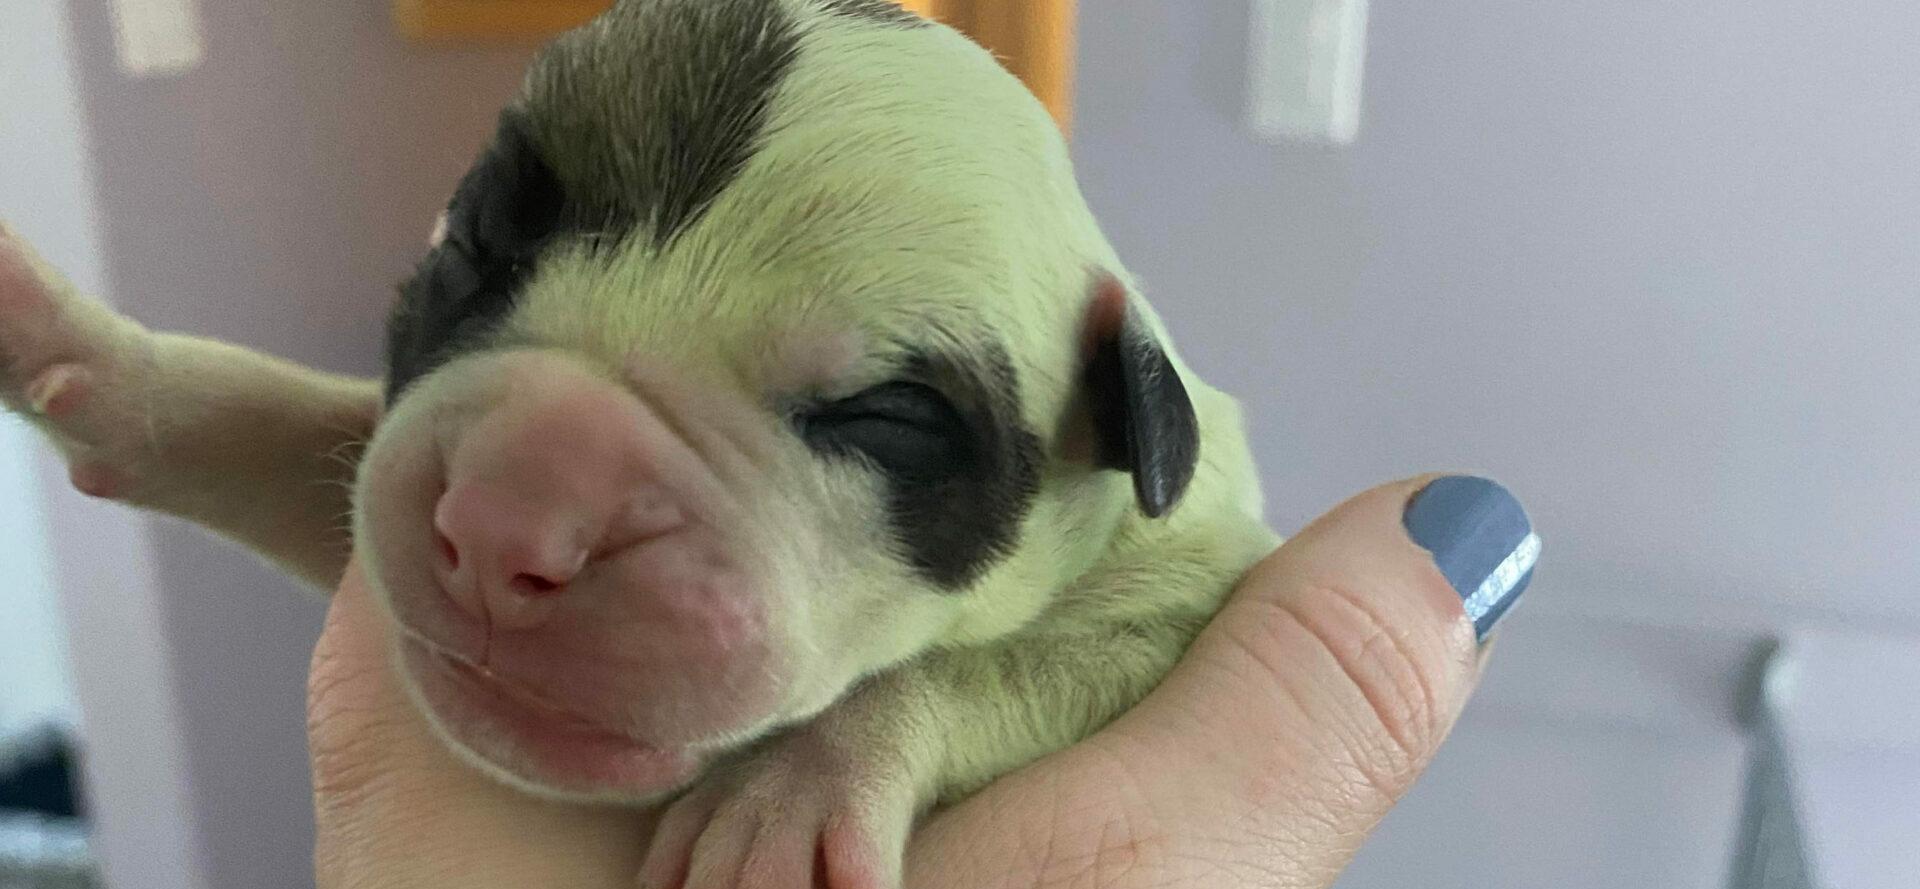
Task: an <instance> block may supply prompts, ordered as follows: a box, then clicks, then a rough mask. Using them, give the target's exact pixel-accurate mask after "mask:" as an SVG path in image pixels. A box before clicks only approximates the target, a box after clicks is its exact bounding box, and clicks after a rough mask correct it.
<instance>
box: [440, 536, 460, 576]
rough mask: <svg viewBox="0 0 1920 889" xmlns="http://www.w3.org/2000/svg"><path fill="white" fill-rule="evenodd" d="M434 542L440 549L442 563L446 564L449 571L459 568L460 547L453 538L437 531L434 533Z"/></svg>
mask: <svg viewBox="0 0 1920 889" xmlns="http://www.w3.org/2000/svg"><path fill="white" fill-rule="evenodd" d="M433 543H434V546H436V547H438V548H439V550H440V562H441V564H443V565H445V566H446V568H447V570H448V571H454V570H457V569H459V567H460V549H459V547H456V546H454V545H453V540H452V539H450V538H448V537H447V535H445V534H441V533H438V532H435V533H434V535H433Z"/></svg>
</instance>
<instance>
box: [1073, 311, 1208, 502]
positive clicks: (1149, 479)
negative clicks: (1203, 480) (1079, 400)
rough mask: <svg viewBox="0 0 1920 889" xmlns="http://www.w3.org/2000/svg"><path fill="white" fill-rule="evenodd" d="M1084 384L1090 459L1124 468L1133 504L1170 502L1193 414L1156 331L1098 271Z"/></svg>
mask: <svg viewBox="0 0 1920 889" xmlns="http://www.w3.org/2000/svg"><path fill="white" fill-rule="evenodd" d="M1086 332H1087V343H1086V347H1087V351H1088V359H1087V365H1086V376H1085V385H1086V389H1087V395H1088V405H1089V407H1090V408H1091V409H1092V413H1093V432H1094V440H1095V448H1096V450H1095V459H1096V461H1097V462H1098V464H1099V465H1100V466H1101V467H1102V468H1106V469H1118V470H1121V471H1123V472H1128V473H1132V475H1133V491H1134V496H1135V498H1136V499H1137V500H1138V501H1139V503H1140V509H1141V511H1142V512H1144V513H1146V514H1147V516H1148V517H1150V518H1156V519H1157V518H1160V517H1161V516H1164V515H1166V514H1167V513H1169V512H1171V511H1172V510H1173V507H1174V505H1175V504H1177V503H1178V502H1179V500H1180V495H1182V494H1184V493H1186V490H1187V485H1188V483H1189V482H1192V481H1193V472H1194V467H1195V465H1196V464H1198V463H1199V460H1200V421H1199V418H1198V417H1196V416H1195V415H1194V411H1193V402H1192V401H1191V400H1189V399H1188V397H1187V387H1186V386H1185V384H1183V383H1181V381H1180V375H1179V373H1178V372H1177V371H1175V370H1174V367H1173V361H1172V359H1170V358H1169V357H1168V356H1167V350H1166V347H1165V346H1164V345H1162V344H1161V342H1160V340H1159V338H1158V337H1157V336H1156V335H1155V334H1154V333H1153V331H1152V330H1151V329H1149V328H1148V326H1147V325H1146V323H1145V322H1144V321H1143V320H1142V319H1141V318H1140V316H1139V314H1138V313H1137V312H1135V311H1133V309H1132V308H1131V307H1130V306H1129V305H1128V302H1127V291H1126V286H1125V285H1123V284H1121V283H1120V282H1119V281H1118V280H1117V279H1115V278H1114V277H1113V276H1111V275H1108V274H1105V273H1102V274H1101V276H1100V279H1099V281H1098V282H1097V283H1096V284H1095V286H1094V291H1093V298H1092V299H1091V300H1090V301H1089V303H1088V307H1087V327H1086Z"/></svg>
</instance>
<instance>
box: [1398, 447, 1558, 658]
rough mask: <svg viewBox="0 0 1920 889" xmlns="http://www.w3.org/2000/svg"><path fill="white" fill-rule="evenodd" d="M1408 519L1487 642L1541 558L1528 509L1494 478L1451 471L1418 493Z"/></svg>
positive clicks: (1417, 539) (1409, 529)
mask: <svg viewBox="0 0 1920 889" xmlns="http://www.w3.org/2000/svg"><path fill="white" fill-rule="evenodd" d="M1404 521H1405V523H1406V526H1407V533H1408V534H1410V535H1412V536H1413V542H1415V543H1418V544H1420V545H1421V546H1422V547H1424V548H1426V550H1427V551H1428V552H1431V553H1433V561H1434V563H1435V564H1437V565H1439V566H1440V573H1441V574H1444V575H1446V578H1447V582H1448V583H1450V584H1452V585H1453V589H1454V591H1455V592H1458V593H1459V594H1460V599H1461V601H1463V602H1465V603H1466V607H1467V617H1469V618H1471V619H1472V620H1473V630H1474V633H1475V634H1476V635H1477V636H1478V637H1479V638H1480V639H1481V640H1482V641H1484V640H1485V639H1486V638H1487V634H1488V633H1491V632H1493V626H1494V624H1497V623H1499V622H1500V618H1502V617H1505V616H1506V614H1507V610H1508V609H1510V608H1512V607H1513V603H1514V602H1517V601H1519V599H1520V594H1521V593H1523V592H1526V589H1527V582H1528V581H1530V580H1532V579H1533V565H1534V562H1536V561H1538V560H1539V558H1540V535H1538V534H1535V533H1533V523H1532V522H1531V521H1528V520H1527V510H1526V509H1525V508H1524V507H1522V506H1521V505H1520V501H1518V500H1516V499H1514V497H1513V495H1512V494H1510V493H1508V492H1507V489H1506V488H1503V487H1501V486H1500V485H1499V484H1497V483H1495V482H1491V481H1488V480H1486V479H1484V478H1473V477H1471V476H1464V475H1451V476H1447V477H1446V478H1442V479H1438V480H1436V481H1434V482H1433V483H1432V484H1430V485H1427V486H1426V487H1425V488H1423V489H1421V491H1420V493H1418V494H1415V495H1413V500H1412V501H1410V502H1409V503H1408V504H1407V512H1406V516H1405V519H1404Z"/></svg>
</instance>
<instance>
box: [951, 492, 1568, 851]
mask: <svg viewBox="0 0 1920 889" xmlns="http://www.w3.org/2000/svg"><path fill="white" fill-rule="evenodd" d="M1538 551H1539V538H1538V537H1536V536H1534V534H1533V530H1532V526H1531V524H1530V522H1529V521H1528V519H1527V517H1526V513H1525V511H1524V510H1523V509H1522V508H1521V506H1520V504H1519V502H1518V501H1516V500H1515V499H1514V498H1513V497H1512V495H1510V494H1509V493H1507V491H1506V490H1505V489H1504V488H1502V487H1500V486H1499V485H1497V484H1494V483H1493V482H1489V481H1486V480H1484V479H1476V478H1468V477H1462V476H1449V477H1434V476H1428V477H1423V478H1419V479H1413V480H1409V481H1404V482H1399V483H1395V484H1390V485H1386V486H1383V487H1380V488H1375V489H1374V490H1371V491H1368V492H1366V493H1364V494H1361V495H1360V496H1358V497H1355V498H1353V499H1352V500H1349V501H1347V502H1346V503H1343V504H1341V505H1340V506H1339V507H1337V508H1335V509H1334V510H1333V511H1332V512H1330V513H1328V514H1327V515H1326V516H1324V517H1323V518H1321V519H1320V520H1318V521H1316V522H1314V523H1313V524H1312V525H1310V526H1308V527H1307V528H1306V529H1305V530H1303V531H1301V532H1300V534H1299V535H1298V536H1296V537H1294V538H1293V539H1292V540H1289V541H1288V542H1287V543H1286V544H1285V545H1283V546H1282V547H1281V548H1280V549H1279V550H1277V551H1275V553H1274V554H1273V555H1272V556H1270V557H1268V558H1267V559H1266V560H1265V561H1263V562H1262V563H1260V564H1259V565H1257V566H1255V568H1254V569H1253V570H1252V571H1251V572H1250V573H1249V574H1248V576H1247V577H1246V579H1245V580H1244V581H1243V582H1242V583H1241V585H1240V588H1239V590H1238V591H1236V592H1235V594H1234V595H1233V597H1232V598H1231V599H1230V600H1229V601H1228V603H1227V605H1226V607H1225V608H1224V609H1222V611H1221V612H1220V614H1219V615H1218V616H1217V617H1216V618H1215V619H1214V620H1213V622H1212V623H1211V624H1210V625H1209V626H1208V627H1207V629H1206V630H1205V631H1204V632H1203V633H1202V634H1201V635H1200V637H1199V638H1198V639H1197V640H1195V642H1194V645H1193V647H1192V648H1191V649H1190V650H1189V651H1188V652H1187V654H1186V656H1185V657H1184V658H1183V659H1182V661H1181V663H1180V665H1179V666H1178V667H1177V668H1176V669H1175V670H1174V672H1173V673H1171V674H1170V675H1169V676H1168V677H1167V679H1166V680H1165V681H1164V682H1162V683H1161V685H1160V686H1159V687H1158V688H1157V689H1155V691H1154V692H1153V694H1151V695H1149V696H1148V697H1147V699H1146V700H1145V701H1143V702H1141V704H1140V705H1139V706H1137V707H1135V708H1134V709H1133V710H1131V711H1129V712H1128V713H1127V714H1126V715H1125V716H1123V717H1122V718H1121V719H1119V720H1117V721H1116V722H1115V723H1114V724H1113V725H1111V726H1110V727H1109V728H1108V729H1107V730H1106V731H1104V732H1101V733H1100V734H1098V735H1096V736H1095V737H1094V738H1093V739H1091V740H1090V741H1089V742H1088V743H1087V744H1083V745H1080V746H1078V747H1075V748H1072V749H1071V750H1070V751H1068V752H1067V754H1065V755H1064V756H1063V757H1061V758H1057V759H1056V761H1055V762H1054V763H1051V764H1048V765H1049V767H1050V768H1051V769H1053V772H1052V773H1051V774H1050V776H1049V777H1050V778H1051V779H1052V780H1050V781H1049V784H1050V785H1051V787H1050V789H1052V790H1053V791H1054V796H1055V797H1056V799H1061V800H1068V799H1071V802H1065V803H1060V804H1061V805H1065V806H1068V807H1070V808H1072V809H1073V810H1074V811H1077V812H1095V813H1100V819H1101V820H1105V821H1107V822H1109V823H1104V824H1088V825H1077V826H1076V827H1075V831H1074V833H1075V834H1077V835H1080V836H1083V837H1084V838H1085V839H1086V841H1087V842H1090V843H1095V844H1096V845H1095V846H1094V847H1093V848H1088V849H1077V850H1076V848H1075V847H1076V840H1075V838H1074V837H1065V838H1061V837H1054V838H1052V839H1051V842H1050V845H1049V848H1048V852H1049V855H1050V856H1051V855H1057V856H1063V858H1062V859H1061V860H1055V861H1049V862H1033V864H1034V865H1035V867H1034V870H1035V871H1040V872H1049V873H1052V874H1055V875H1058V874H1059V873H1060V870H1061V868H1063V867H1069V868H1070V867H1072V865H1071V864H1070V863H1068V862H1067V861H1066V860H1065V858H1071V857H1074V856H1078V860H1080V861H1084V862H1088V865H1087V866H1089V867H1096V868H1103V869H1110V872H1109V873H1106V874H1104V875H1101V876H1102V877H1103V879H1102V880H1101V881H1100V883H1099V884H1100V885H1111V886H1132V885H1135V884H1136V883H1135V882H1134V881H1138V885H1142V886H1145V885H1154V886H1207V887H1223V889H1230V887H1235V886H1242V885H1245V886H1262V887H1268V886H1285V887H1325V886H1330V885H1332V883H1333V881H1334V879H1335V878H1336V877H1337V876H1338V875H1339V873H1340V871H1341V870H1343V869H1344V868H1345V867H1346V865H1347V863H1348V862H1349V861H1350V860H1351V858H1352V856H1353V854H1354V852H1355V851H1356V850H1357V849H1358V848H1359V846H1360V843H1361V842H1362V841H1364V840H1365V839H1366V837H1367V835H1368V834H1369V833H1370V832H1371V831H1372V830H1373V828H1374V827H1375V826H1376V825H1377V824H1378V823H1379V821H1380V819H1381V818H1382V817H1384V816H1385V815H1386V813H1387V810H1388V809H1390V808H1391V807H1392V806H1393V804H1394V803H1395V802H1397V801H1398V800H1399V798H1400V797H1401V796H1402V795H1403V794H1404V793H1405V792H1406V791H1407V790H1408V788H1410V787H1411V786H1412V784H1413V781H1414V779H1415V778H1416V777H1418V776H1419V774H1420V773H1421V771H1423V770H1424V769H1425V768H1426V766H1427V763H1428V762H1429V761H1431V760H1432V758H1433V755H1434V753H1435V752H1436V750H1437V749H1438V748H1439V745H1440V742H1441V741H1442V740H1443V739H1444V738H1445V737H1446V734H1447V732H1448V731H1449V730H1450V729H1451V728H1452V726H1453V722H1454V720H1455V718H1456V717H1457V716H1458V714H1459V712H1460V709H1461V708H1462V706H1464V705H1465V703H1466V700H1467V696H1468V695H1469V694H1470V693H1471V691H1472V688H1473V685H1474V683H1475V681H1476V680H1477V678H1478V673H1479V663H1478V662H1479V659H1480V645H1479V640H1480V639H1482V638H1484V637H1485V635H1486V634H1487V632H1489V631H1491V629H1492V625H1493V623H1494V622H1495V621H1497V620H1498V619H1499V617H1500V616H1501V615H1503V614H1504V613H1505V612H1506V610H1507V609H1508V608H1509V607H1510V606H1511V605H1512V603H1513V602H1514V601H1515V599H1516V598H1517V597H1518V596H1519V594H1520V593H1521V592H1522V591H1523V590H1524V589H1525V587H1526V584H1527V582H1528V581H1529V580H1530V579H1531V576H1532V567H1533V560H1534V558H1535V557H1536V556H1537V554H1538ZM1003 783H1004V782H1003ZM998 789H1000V788H999V787H998V785H996V787H994V788H989V792H993V791H995V790H998ZM987 802H988V805H987V806H986V808H987V809H989V810H990V809H992V808H995V805H994V804H992V802H991V800H989V801H987ZM1007 805H1008V803H1007V802H1006V801H1002V802H1000V803H999V804H998V806H997V807H998V808H999V809H1000V811H1001V812H1003V813H1004V812H1005V811H1006V806H1007ZM963 808H965V807H963ZM955 814H960V813H958V812H956V813H955ZM989 820H990V819H989ZM1054 824H1055V825H1056V826H1057V825H1058V824H1059V821H1058V819H1057V818H1056V819H1055V821H1054ZM1031 827H1032V826H1031V825H1028V826H1027V828H1018V827H1015V828H1012V829H1016V830H1024V829H1030V828H1031ZM977 829H979V830H982V831H985V832H991V831H992V830H993V828H992V827H990V826H988V825H987V824H985V823H983V824H981V825H979V826H978V828H977ZM1116 836H1117V837H1125V838H1127V839H1128V842H1127V844H1125V848H1121V849H1116V848H1113V847H1111V845H1110V844H1111V843H1112V838H1113V837H1116ZM1022 845H1025V846H1027V847H1031V841H1030V840H1029V841H1028V842H1027V843H1024V844H1022ZM1116 861H1124V862H1125V867H1122V868H1114V867H1113V864H1114V862H1116ZM1116 875H1118V876H1121V877H1122V878H1120V879H1112V877H1115V876H1116ZM1089 876H1092V875H1089ZM1236 881H1237V882H1236Z"/></svg>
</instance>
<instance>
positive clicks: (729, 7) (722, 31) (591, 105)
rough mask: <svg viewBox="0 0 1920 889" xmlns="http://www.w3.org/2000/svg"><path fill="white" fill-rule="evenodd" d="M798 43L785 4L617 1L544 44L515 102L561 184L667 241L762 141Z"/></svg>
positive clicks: (770, 0) (604, 215)
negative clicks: (770, 113) (595, 17)
mask: <svg viewBox="0 0 1920 889" xmlns="http://www.w3.org/2000/svg"><path fill="white" fill-rule="evenodd" d="M799 46H800V33H799V29H798V26H797V24H796V23H795V22H794V21H793V20H792V18H791V17H790V16H789V15H787V13H786V11H785V10H784V9H783V7H782V5H781V3H780V2H779V0H622V2H620V3H618V4H616V5H615V6H614V7H613V9H611V10H609V11H608V12H606V13H604V14H602V15H601V16H600V17H599V18H597V19H595V20H594V21H593V22H591V23H589V24H588V25H586V26H584V27H582V28H579V29H576V30H574V31H572V32H569V33H568V34H566V35H563V36H562V37H561V38H559V39H558V40H556V41H554V43H553V44H552V45H551V46H549V47H548V48H547V50H546V51H545V52H544V53H542V54H541V56H540V58H539V59H538V60H536V61H535V63H534V65H533V68H532V70H531V71H530V73H529V74H528V78H527V86H526V90H525V91H524V95H523V98H522V104H523V107H524V109H525V113H526V115H527V118H528V121H529V122H530V124H531V131H532V133H533V135H534V138H535V139H536V140H537V141H538V142H539V144H540V146H541V148H543V149H544V151H543V153H544V154H545V156H546V157H548V158H549V159H550V160H551V161H552V162H553V164H554V167H555V170H556V171H557V172H558V174H559V177H560V179H561V181H563V182H565V183H566V185H567V187H568V190H569V191H570V192H571V193H572V194H574V195H575V196H576V197H577V198H578V199H579V200H580V201H581V202H582V203H583V204H585V205H587V206H588V207H590V208H591V210H592V212H593V213H594V215H596V216H597V217H598V218H600V219H602V220H604V221H606V222H607V223H608V224H610V225H612V226H615V227H620V228H629V227H638V228H639V229H640V230H641V231H640V233H641V234H642V235H644V236H645V237H647V238H648V239H649V240H650V241H651V242H652V243H653V245H654V246H655V247H656V248H659V249H665V248H666V247H667V246H668V245H670V244H671V243H672V242H673V240H674V239H675V238H676V237H678V236H679V235H680V233H682V232H684V231H685V230H686V229H687V228H688V227H690V226H692V225H693V224H695V223H696V222H698V221H699V219H700V217H701V215H702V214H703V213H705V211H706V209H707V208H708V207H709V206H711V205H712V204H713V201H714V200H715V199H716V198H717V197H719V196H720V194H721V193H722V192H724V191H725V190H726V189H727V187H728V186H729V185H731V184H732V183H733V181H734V180H735V179H736V178H737V177H738V176H739V174H740V171H741V169H742V168H744V167H745V166H746V164H747V161H748V160H749V159H751V158H752V156H753V154H754V153H755V152H756V151H757V150H759V145H760V140H761V139H762V137H763V135H764V133H763V131H764V129H765V127H766V124H767V117H768V114H769V111H770V109H771V107H772V105H773V100H774V94H775V92H776V90H778V88H779V86H780V84H781V82H782V81H783V80H784V79H785V78H786V74H787V71H788V70H789V69H790V68H791V67H792V65H793V62H794V59H795V58H796V56H797V55H798V53H799Z"/></svg>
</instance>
